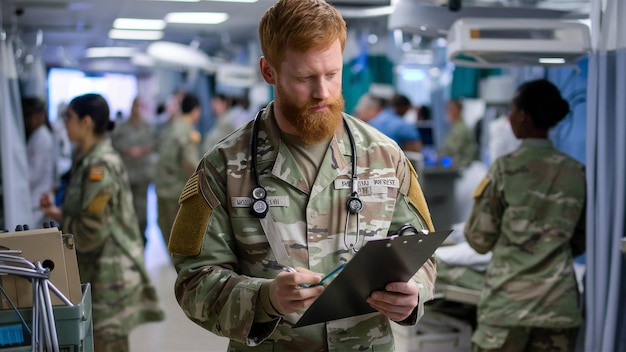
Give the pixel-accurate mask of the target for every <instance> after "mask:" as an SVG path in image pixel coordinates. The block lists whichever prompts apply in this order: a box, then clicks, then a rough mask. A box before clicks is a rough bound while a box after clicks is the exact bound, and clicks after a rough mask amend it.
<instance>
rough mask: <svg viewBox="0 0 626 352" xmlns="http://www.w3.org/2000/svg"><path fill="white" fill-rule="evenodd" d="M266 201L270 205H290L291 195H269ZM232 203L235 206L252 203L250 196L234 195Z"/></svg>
mask: <svg viewBox="0 0 626 352" xmlns="http://www.w3.org/2000/svg"><path fill="white" fill-rule="evenodd" d="M265 201H266V202H267V205H269V206H270V207H288V206H289V197H287V196H268V197H267V198H266V199H265ZM230 203H231V205H232V206H233V208H246V207H249V206H251V205H252V198H250V197H232V198H231V199H230Z"/></svg>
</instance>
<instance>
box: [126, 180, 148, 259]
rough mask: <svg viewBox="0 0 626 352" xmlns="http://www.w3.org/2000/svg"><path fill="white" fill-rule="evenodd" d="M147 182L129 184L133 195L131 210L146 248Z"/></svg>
mask: <svg viewBox="0 0 626 352" xmlns="http://www.w3.org/2000/svg"><path fill="white" fill-rule="evenodd" d="M148 185H149V183H148V182H137V183H131V184H130V189H131V191H132V193H133V208H135V214H137V220H138V221H139V230H140V231H141V235H142V236H143V245H144V247H145V246H146V242H147V239H146V227H147V226H148Z"/></svg>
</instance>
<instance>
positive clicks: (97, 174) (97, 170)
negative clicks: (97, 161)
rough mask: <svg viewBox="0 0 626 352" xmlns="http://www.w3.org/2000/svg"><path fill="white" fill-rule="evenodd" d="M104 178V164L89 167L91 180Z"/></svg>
mask: <svg viewBox="0 0 626 352" xmlns="http://www.w3.org/2000/svg"><path fill="white" fill-rule="evenodd" d="M103 178H104V167H102V166H92V167H91V168H90V169H89V180H90V181H102V179H103Z"/></svg>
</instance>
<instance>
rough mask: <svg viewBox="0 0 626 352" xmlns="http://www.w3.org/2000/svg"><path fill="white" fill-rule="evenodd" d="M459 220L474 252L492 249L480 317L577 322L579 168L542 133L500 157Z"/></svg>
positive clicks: (555, 324)
mask: <svg viewBox="0 0 626 352" xmlns="http://www.w3.org/2000/svg"><path fill="white" fill-rule="evenodd" d="M474 197H475V204H474V208H473V210H472V214H471V216H470V219H469V220H468V222H467V223H466V226H465V236H466V238H467V241H468V242H469V244H470V245H471V246H472V247H473V248H474V249H476V251H478V252H479V253H485V252H487V251H489V250H492V251H493V258H492V260H491V263H490V265H489V268H488V269H487V277H486V283H485V286H484V288H483V290H482V294H481V298H480V303H479V305H478V322H479V323H481V322H482V323H486V324H490V325H495V326H532V327H543V328H568V327H575V326H578V325H580V323H581V316H580V313H579V310H578V287H577V284H576V278H575V276H574V270H573V266H572V264H573V263H572V261H573V256H574V255H578V254H580V253H582V252H583V251H584V248H585V223H584V220H585V211H584V206H585V173H584V168H583V166H582V165H581V164H580V163H578V162H577V161H575V160H573V159H572V158H570V157H568V156H567V155H565V154H563V153H561V152H559V151H557V150H555V149H554V148H553V146H552V143H551V142H550V141H548V140H543V139H525V140H524V141H523V142H522V145H521V147H520V148H519V149H517V150H516V151H515V152H513V153H511V154H508V155H505V156H502V157H500V158H498V159H497V160H496V161H495V162H494V164H493V165H492V166H491V168H490V169H489V172H488V175H487V176H486V177H485V178H484V179H483V181H482V182H481V183H480V185H479V186H478V188H477V189H476V192H475V193H474Z"/></svg>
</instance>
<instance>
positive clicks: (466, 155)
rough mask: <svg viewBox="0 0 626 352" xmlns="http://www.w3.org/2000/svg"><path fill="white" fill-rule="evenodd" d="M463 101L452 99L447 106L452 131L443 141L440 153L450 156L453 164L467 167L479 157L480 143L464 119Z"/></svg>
mask: <svg viewBox="0 0 626 352" xmlns="http://www.w3.org/2000/svg"><path fill="white" fill-rule="evenodd" d="M462 110H463V103H461V102H460V101H459V100H450V101H449V102H448V106H447V111H448V112H447V118H448V123H449V124H450V131H449V132H448V134H447V135H446V139H445V140H444V142H443V148H442V150H441V151H440V152H439V153H440V155H441V156H442V157H443V156H447V157H450V159H452V164H453V165H454V166H457V167H467V166H468V165H469V164H470V163H471V162H472V161H474V160H477V159H478V145H477V144H476V141H475V140H474V136H473V135H472V132H470V130H469V128H468V127H467V125H466V124H465V121H463V116H462V114H461V112H462Z"/></svg>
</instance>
